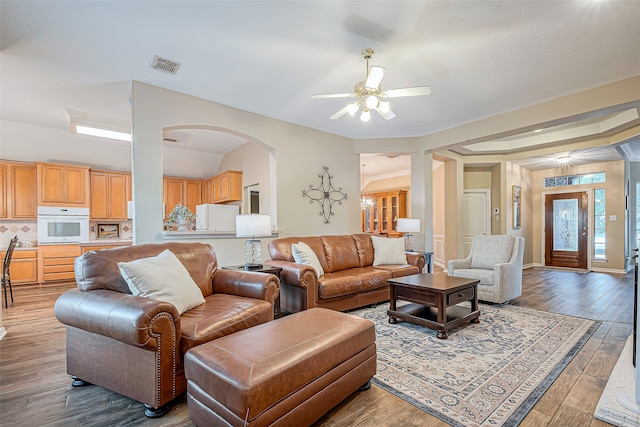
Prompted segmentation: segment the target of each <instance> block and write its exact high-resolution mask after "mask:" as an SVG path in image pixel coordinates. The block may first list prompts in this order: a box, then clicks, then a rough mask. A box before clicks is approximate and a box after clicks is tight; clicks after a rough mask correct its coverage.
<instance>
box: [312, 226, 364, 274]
mask: <svg viewBox="0 0 640 427" xmlns="http://www.w3.org/2000/svg"><path fill="white" fill-rule="evenodd" d="M321 239H322V245H323V246H324V255H325V258H326V261H327V267H328V268H326V269H325V273H333V272H336V271H342V270H348V269H350V268H359V267H360V257H359V256H358V251H357V249H356V244H355V242H354V241H353V238H352V237H351V236H350V235H347V236H322V237H321Z"/></svg>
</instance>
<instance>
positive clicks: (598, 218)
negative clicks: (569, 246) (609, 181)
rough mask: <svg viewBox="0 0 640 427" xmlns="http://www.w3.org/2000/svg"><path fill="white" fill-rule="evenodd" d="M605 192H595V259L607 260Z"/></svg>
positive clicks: (597, 190)
mask: <svg viewBox="0 0 640 427" xmlns="http://www.w3.org/2000/svg"><path fill="white" fill-rule="evenodd" d="M605 207H606V206H605V190H604V188H598V189H596V190H593V257H594V258H595V259H605V248H606V240H605V225H606V215H605V213H606V210H605Z"/></svg>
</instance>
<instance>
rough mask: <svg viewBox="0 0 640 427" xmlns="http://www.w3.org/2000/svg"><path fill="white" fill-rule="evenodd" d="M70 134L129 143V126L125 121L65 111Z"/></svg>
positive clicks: (69, 110)
mask: <svg viewBox="0 0 640 427" xmlns="http://www.w3.org/2000/svg"><path fill="white" fill-rule="evenodd" d="M67 113H68V114H69V128H70V129H71V133H75V134H78V135H89V136H97V137H100V138H108V139H115V140H118V141H128V142H131V124H130V123H129V122H128V121H127V120H123V119H116V118H113V117H106V116H99V115H97V114H91V113H85V112H82V111H75V110H71V109H67Z"/></svg>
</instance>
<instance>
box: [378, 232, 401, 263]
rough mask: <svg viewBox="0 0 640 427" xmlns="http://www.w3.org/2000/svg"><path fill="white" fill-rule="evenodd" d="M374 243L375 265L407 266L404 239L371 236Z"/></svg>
mask: <svg viewBox="0 0 640 427" xmlns="http://www.w3.org/2000/svg"><path fill="white" fill-rule="evenodd" d="M371 242H373V265H391V264H407V254H406V253H405V251H404V239H403V238H399V239H390V238H388V237H378V236H371Z"/></svg>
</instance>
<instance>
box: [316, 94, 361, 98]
mask: <svg viewBox="0 0 640 427" xmlns="http://www.w3.org/2000/svg"><path fill="white" fill-rule="evenodd" d="M350 96H354V95H353V93H322V94H317V95H310V96H309V98H349V97H350Z"/></svg>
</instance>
